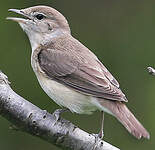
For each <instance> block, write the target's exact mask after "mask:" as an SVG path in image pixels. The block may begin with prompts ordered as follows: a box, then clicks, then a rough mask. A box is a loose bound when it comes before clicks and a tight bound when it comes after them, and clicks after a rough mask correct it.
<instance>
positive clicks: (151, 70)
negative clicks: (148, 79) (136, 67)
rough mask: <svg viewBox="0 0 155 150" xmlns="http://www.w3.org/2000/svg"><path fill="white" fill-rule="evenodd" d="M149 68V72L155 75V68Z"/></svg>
mask: <svg viewBox="0 0 155 150" xmlns="http://www.w3.org/2000/svg"><path fill="white" fill-rule="evenodd" d="M147 70H148V72H149V73H150V74H151V75H154V76H155V69H154V68H152V67H147Z"/></svg>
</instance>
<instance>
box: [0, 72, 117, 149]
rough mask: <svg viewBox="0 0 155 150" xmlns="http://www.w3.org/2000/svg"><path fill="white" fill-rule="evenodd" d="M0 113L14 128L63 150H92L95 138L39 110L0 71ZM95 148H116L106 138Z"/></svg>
mask: <svg viewBox="0 0 155 150" xmlns="http://www.w3.org/2000/svg"><path fill="white" fill-rule="evenodd" d="M0 114H1V115H2V116H3V117H5V118H6V119H7V120H8V121H10V122H11V123H12V124H13V126H12V127H13V128H15V129H18V130H21V131H24V132H27V133H29V134H32V135H35V136H37V137H40V138H41V139H43V140H45V141H47V142H49V143H52V144H54V145H56V146H58V147H62V148H63V149H70V150H91V149H92V148H93V147H94V145H95V137H94V136H93V135H91V134H89V133H87V132H85V131H83V130H81V129H79V128H78V127H76V126H75V125H73V124H72V123H71V122H69V121H67V120H65V119H62V118H60V119H59V120H58V121H56V118H55V116H54V115H52V114H50V113H48V112H47V111H45V110H41V109H40V108H38V107H37V106H35V105H33V104H32V103H30V102H29V101H27V100H25V99H24V98H22V97H21V96H19V95H18V94H16V93H15V92H14V91H13V90H12V89H11V87H10V86H9V82H8V79H7V76H6V75H5V74H4V73H2V72H0ZM95 150H119V149H118V148H116V147H114V146H112V145H110V144H109V143H107V142H105V141H99V142H98V144H97V146H95Z"/></svg>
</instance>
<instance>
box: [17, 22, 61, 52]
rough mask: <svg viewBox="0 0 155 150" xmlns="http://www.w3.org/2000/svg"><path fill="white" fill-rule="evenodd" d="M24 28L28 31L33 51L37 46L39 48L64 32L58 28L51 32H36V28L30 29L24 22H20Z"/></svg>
mask: <svg viewBox="0 0 155 150" xmlns="http://www.w3.org/2000/svg"><path fill="white" fill-rule="evenodd" d="M19 24H20V26H21V27H22V29H23V30H24V31H25V32H26V34H27V36H28V38H29V41H30V44H31V48H32V53H33V52H34V50H35V49H36V48H38V47H39V46H40V45H45V44H46V43H48V42H50V41H52V39H53V38H55V37H58V36H60V35H61V34H63V32H62V31H61V30H60V29H57V30H55V31H53V32H51V33H45V32H36V31H34V30H32V28H31V29H28V28H27V27H25V25H24V24H22V23H19Z"/></svg>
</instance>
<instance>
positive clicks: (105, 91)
mask: <svg viewBox="0 0 155 150" xmlns="http://www.w3.org/2000/svg"><path fill="white" fill-rule="evenodd" d="M88 53H89V55H88V56H86V55H87V54H88ZM87 54H86V55H84V54H82V55H80V54H79V53H77V54H73V53H72V52H70V53H69V52H66V51H61V50H55V49H42V50H41V51H40V52H39V54H38V62H39V65H40V67H41V69H42V70H43V71H44V72H45V73H46V74H47V76H48V77H50V78H51V79H53V80H56V81H57V82H59V83H61V84H64V85H65V86H68V87H70V88H73V89H74V90H76V91H78V92H82V93H84V94H87V95H92V96H94V97H98V98H104V99H109V100H118V101H127V100H126V98H125V95H124V94H123V93H122V91H121V90H120V89H119V84H118V82H117V81H116V80H115V79H114V77H113V76H112V75H111V74H110V73H109V71H108V70H107V69H106V68H105V67H104V66H103V64H101V62H100V61H99V60H98V59H97V57H96V56H95V55H94V54H93V53H92V52H90V51H87Z"/></svg>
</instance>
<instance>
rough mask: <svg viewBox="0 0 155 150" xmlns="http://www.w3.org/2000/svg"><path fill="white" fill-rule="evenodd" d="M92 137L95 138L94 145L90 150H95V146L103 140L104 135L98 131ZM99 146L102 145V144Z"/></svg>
mask: <svg viewBox="0 0 155 150" xmlns="http://www.w3.org/2000/svg"><path fill="white" fill-rule="evenodd" d="M92 135H93V136H94V137H95V143H94V146H93V148H92V150H95V149H96V147H97V145H99V144H100V142H101V140H102V139H103V137H104V133H103V131H100V132H99V133H98V134H92ZM101 144H103V142H102V143H101Z"/></svg>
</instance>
